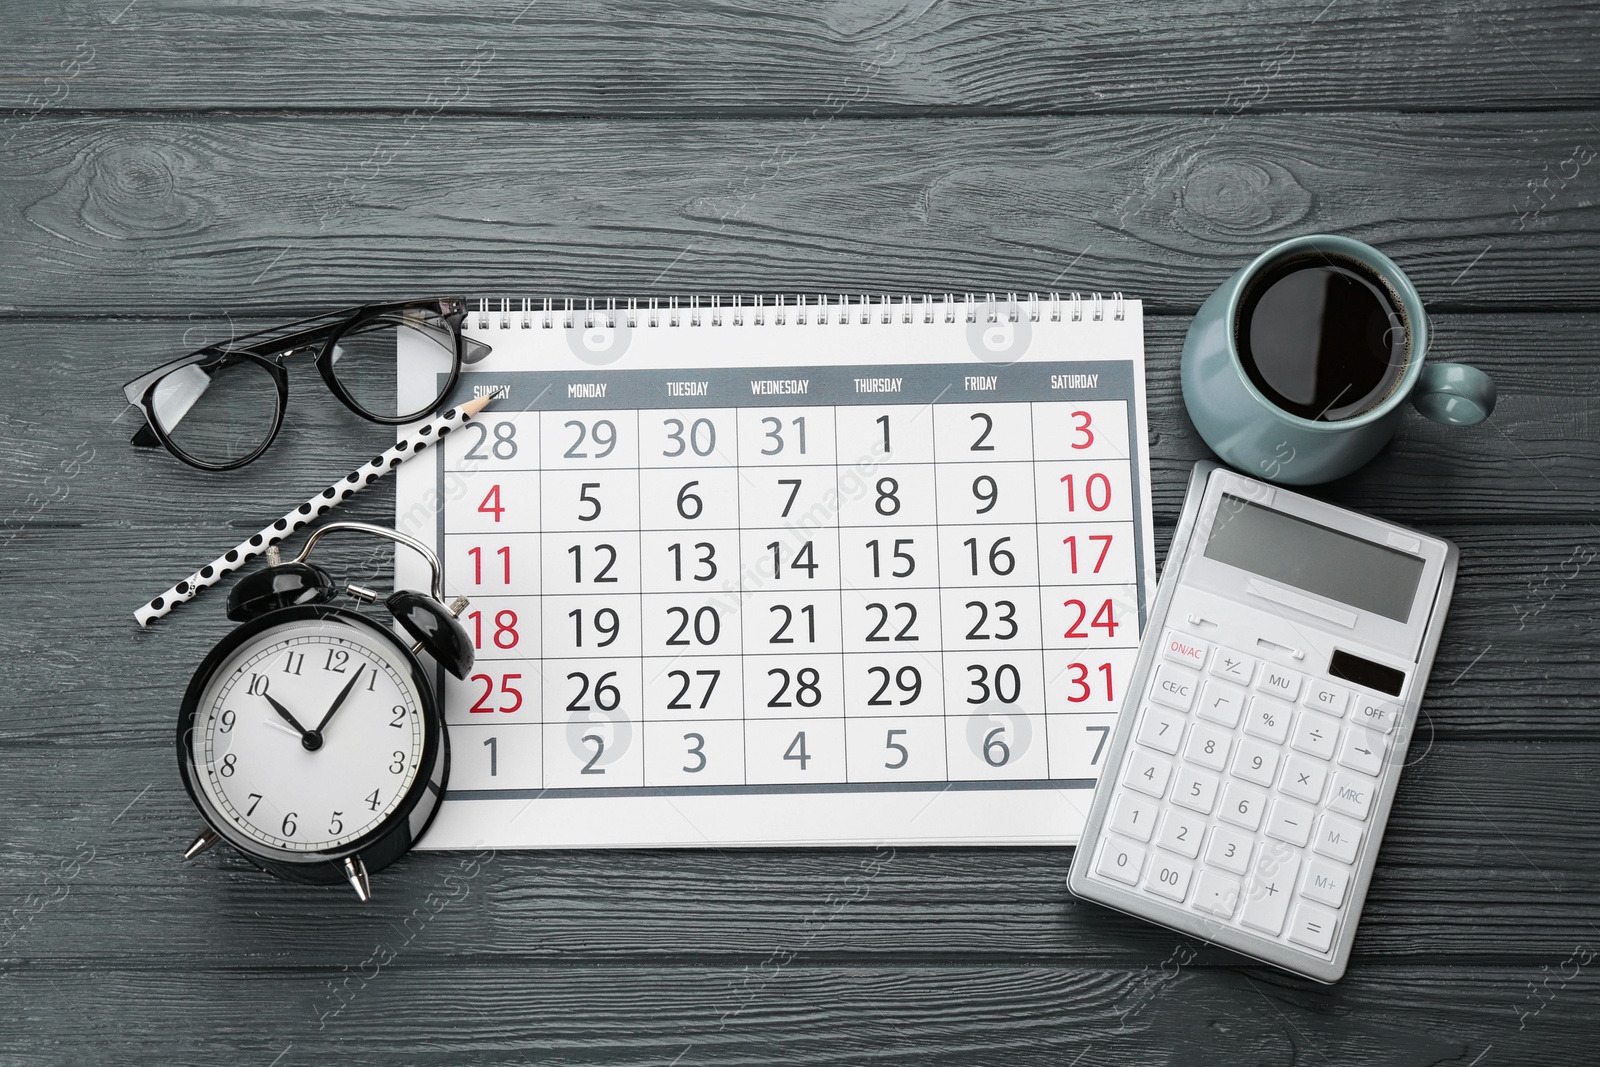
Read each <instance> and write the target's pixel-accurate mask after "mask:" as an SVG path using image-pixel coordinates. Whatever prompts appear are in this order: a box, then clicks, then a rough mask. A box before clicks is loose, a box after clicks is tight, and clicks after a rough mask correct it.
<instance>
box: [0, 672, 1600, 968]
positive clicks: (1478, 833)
mask: <svg viewBox="0 0 1600 1067" xmlns="http://www.w3.org/2000/svg"><path fill="white" fill-rule="evenodd" d="M151 697H153V694H151V695H149V696H141V697H140V698H139V699H137V700H136V701H135V702H133V706H131V707H129V708H128V709H127V710H126V711H125V712H124V714H127V715H139V716H141V717H144V718H147V719H150V720H156V719H159V720H160V721H161V722H163V723H165V724H166V725H167V728H168V729H169V730H170V729H171V722H172V714H171V711H170V709H169V708H166V707H163V706H162V704H161V702H160V701H159V700H156V699H152V698H151ZM5 752H6V759H5V760H3V761H0V785H3V786H4V794H3V795H5V796H6V797H7V798H8V810H9V812H10V816H9V823H8V825H9V827H10V829H9V830H8V832H7V836H6V840H5V844H4V852H3V854H0V859H3V862H4V865H5V868H6V870H7V885H6V888H5V890H4V895H3V896H0V906H3V907H4V911H3V912H0V945H4V947H0V958H6V959H10V960H16V961H19V962H25V963H29V964H34V963H37V964H48V965H56V964H61V963H65V962H67V961H79V962H84V963H86V962H90V961H100V962H103V963H107V964H109V965H114V966H131V967H140V966H147V965H153V964H154V962H155V961H157V960H161V961H165V962H164V965H165V966H170V967H173V968H177V969H186V968H189V967H206V966H210V965H212V964H213V963H214V962H215V961H216V960H218V959H226V960H231V961H234V963H235V964H236V965H246V964H248V965H250V966H255V967H284V966H316V967H330V966H338V965H340V964H350V965H352V966H353V965H354V964H355V962H356V961H357V960H358V959H359V958H360V955H362V954H365V952H366V951H368V950H369V949H370V947H371V938H372V937H373V936H374V933H375V932H378V933H381V932H383V931H388V930H396V929H399V930H406V931H414V928H416V927H418V926H426V928H427V937H426V938H422V937H417V938H415V942H416V943H415V944H414V945H413V946H411V947H410V948H409V949H408V955H409V957H410V958H411V960H412V961H413V963H415V964H418V965H421V964H425V963H426V964H435V965H443V964H445V963H446V962H448V961H449V960H450V959H452V958H454V957H456V956H458V955H460V954H463V953H465V954H470V955H471V956H472V957H474V958H477V959H493V958H502V957H504V958H512V957H515V958H538V959H559V960H565V961H578V960H582V961H588V962H592V963H607V964H614V963H617V962H625V961H629V960H633V961H642V960H656V961H660V962H664V963H665V962H682V963H694V962H701V963H714V964H720V963H726V962H728V961H730V960H731V961H739V962H743V963H748V964H750V965H757V964H759V962H760V961H761V960H762V959H763V958H765V957H766V955H767V954H768V953H769V952H771V951H774V950H775V949H782V950H785V951H787V952H789V953H790V954H803V955H804V956H805V957H807V958H808V959H814V960H824V961H829V960H831V961H836V962H855V963H890V962H896V963H900V964H906V965H911V964H915V965H918V966H923V965H928V964H932V963H937V962H940V961H943V962H956V961H961V960H968V961H972V962H989V963H992V962H997V961H1015V960H1024V959H1026V960H1047V961H1054V962H1057V963H1072V962H1077V963H1083V962H1103V963H1108V964H1114V965H1119V966H1121V965H1138V964H1141V963H1144V962H1154V961H1156V960H1159V959H1161V958H1163V957H1164V956H1165V955H1166V954H1167V953H1168V952H1169V951H1170V950H1171V946H1172V945H1173V944H1174V943H1175V942H1177V941H1178V940H1180V939H1179V938H1177V936H1176V935H1174V934H1172V933H1170V932H1168V931H1164V930H1162V929H1160V928H1157V927H1153V926H1150V925H1148V924H1146V923H1142V922H1140V921H1138V920H1135V919H1131V918H1128V917H1124V916H1120V915H1116V914H1114V913H1112V912H1109V911H1106V910H1104V909H1102V908H1099V907H1098V906H1095V905H1090V904H1086V903H1083V902H1079V901H1076V900H1074V899H1073V898H1072V897H1071V896H1070V895H1069V894H1068V892H1067V889H1066V866H1067V863H1068V861H1069V854H1068V852H1067V851H1066V850H1064V849H988V850H985V849H888V848H883V849H877V850H873V849H850V850H759V851H741V850H728V851H716V850H698V851H658V852H625V851H589V852H584V851H561V852H544V853H526V852H525V853H500V854H498V855H494V856H493V857H491V858H486V857H481V856H480V857H478V858H477V859H474V857H473V856H472V855H470V854H466V853H435V854H418V855H414V856H411V857H408V858H407V859H406V860H405V861H403V863H402V864H401V865H399V866H397V867H395V868H393V869H391V870H389V871H387V872H383V873H381V874H379V875H378V876H376V877H375V880H374V884H375V886H376V892H375V897H374V900H373V902H372V903H371V904H370V905H369V906H366V907H362V906H359V905H358V904H357V903H356V902H355V901H354V899H353V898H351V897H350V896H349V891H348V889H346V888H343V887H332V888H308V887H296V886H289V885H285V884H282V883H279V882H276V881H274V880H272V879H270V878H269V877H268V876H266V875H264V874H261V873H260V872H258V871H255V870H254V869H253V868H250V867H249V866H248V865H247V864H246V863H244V861H242V860H241V859H239V858H238V857H237V856H236V855H235V854H233V853H232V852H231V851H230V850H229V849H227V848H226V847H221V848H219V849H217V850H215V851H214V852H212V853H209V854H207V855H206V856H205V857H203V858H201V859H199V860H196V861H194V862H192V863H189V864H185V863H184V862H182V860H181V859H180V858H179V854H180V852H181V850H182V849H183V847H184V846H185V845H187V844H188V842H189V841H191V840H192V839H193V834H194V832H195V829H196V827H197V826H198V825H199V823H198V819H197V817H196V815H195V814H194V812H193V809H192V807H191V805H190V803H189V801H188V798H187V797H186V796H185V795H184V793H183V790H182V787H181V786H180V784H179V782H178V778H177V774H176V770H175V768H174V767H173V766H172V762H173V756H172V750H171V742H170V740H166V741H165V743H156V742H154V741H152V742H148V743H138V744H129V743H125V744H120V745H115V746H106V745H100V744H93V743H87V744H79V745H71V744H67V743H65V742H43V741H35V742H32V743H28V744H16V743H10V744H7V745H6V746H5ZM1417 755H1418V758H1417V760H1416V762H1415V763H1414V764H1413V765H1412V766H1411V767H1410V768H1409V769H1408V770H1407V772H1406V775H1405V777H1404V778H1403V779H1402V783H1401V788H1400V793H1399V796H1398V798H1397V800H1396V805H1395V814H1394V817H1393V820H1392V822H1391V824H1390V828H1389V833H1388V835H1387V837H1386V839H1385V842H1384V848H1383V853H1382V857H1381V859H1380V862H1379V866H1378V874H1377V877H1376V880H1375V882H1374V885H1373V889H1372V893H1371V896H1370V897H1369V899H1368V904H1367V910H1366V913H1365V916H1364V919H1363V922H1362V928H1361V934H1360V936H1359V938H1358V940H1357V943H1356V959H1357V961H1358V964H1366V963H1379V962H1381V961H1385V960H1397V959H1398V960H1410V959H1415V958H1419V957H1427V958H1429V959H1432V960H1434V961H1436V962H1439V963H1441V964H1443V963H1445V962H1455V963H1463V964H1464V963H1470V962H1471V961H1474V960H1482V959H1491V958H1492V959H1496V960H1500V961H1508V960H1512V959H1517V960H1524V961H1542V960H1545V959H1547V958H1548V957H1550V956H1551V955H1552V954H1557V953H1565V951H1567V950H1568V949H1569V948H1570V944H1571V942H1572V941H1573V940H1574V939H1581V938H1583V937H1585V936H1588V934H1589V932H1590V928H1589V927H1588V925H1587V923H1588V921H1589V920H1590V918H1591V917H1592V916H1593V915H1594V913H1595V909H1596V908H1597V907H1600V888H1597V882H1600V856H1597V855H1596V854H1595V852H1594V850H1593V849H1591V848H1589V847H1588V844H1589V838H1590V827H1589V824H1588V822H1587V821H1586V818H1587V817H1589V816H1592V815H1593V813H1594V810H1595V803H1594V799H1593V792H1592V790H1591V789H1590V786H1589V783H1590V782H1592V781H1593V778H1594V775H1595V774H1596V773H1597V772H1600V743H1597V742H1592V741H1590V742H1561V743H1550V744H1517V743H1503V742H1479V743H1442V742H1441V743H1436V744H1434V745H1432V746H1431V748H1429V749H1427V750H1426V751H1419V753H1418V754H1417ZM90 782H92V783H96V784H97V785H96V788H95V790H94V791H93V792H92V793H86V792H85V783H90ZM1580 813H1581V814H1582V816H1584V817H1575V816H1578V815H1580ZM1506 835H1511V836H1509V837H1508V836H1506ZM440 896H447V897H452V898H455V901H456V902H457V903H459V904H460V906H459V907H451V908H450V909H448V910H445V911H439V912H438V913H437V914H433V909H434V908H435V906H436V903H437V901H436V899H435V898H437V897H440ZM430 901H432V903H430ZM7 915H9V916H11V918H9V919H7V918H4V916H7ZM202 916H206V917H210V920H211V921H199V922H197V921H196V918H197V917H202ZM1597 947H1600V946H1597ZM1194 951H1195V952H1196V953H1197V957H1196V958H1198V959H1200V960H1202V961H1203V962H1209V963H1216V964H1227V963H1232V962H1237V961H1236V960H1235V959H1234V958H1233V957H1231V956H1229V955H1228V954H1227V953H1225V952H1223V951H1221V950H1214V949H1201V948H1200V947H1199V946H1195V947H1194ZM352 953H358V955H356V957H355V958H354V959H352V958H351V954H352Z"/></svg>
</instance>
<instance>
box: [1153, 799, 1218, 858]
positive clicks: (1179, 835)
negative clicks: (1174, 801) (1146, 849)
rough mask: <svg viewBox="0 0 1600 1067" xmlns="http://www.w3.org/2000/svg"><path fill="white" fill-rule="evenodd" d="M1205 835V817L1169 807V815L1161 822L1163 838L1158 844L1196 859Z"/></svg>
mask: <svg viewBox="0 0 1600 1067" xmlns="http://www.w3.org/2000/svg"><path fill="white" fill-rule="evenodd" d="M1205 836H1206V821H1205V820H1204V819H1202V818H1200V817H1199V816H1197V815H1191V814H1189V813H1188V812H1186V811H1179V810H1178V809H1177V808H1168V809H1167V817H1166V819H1165V820H1164V821H1163V822H1162V823H1161V838H1160V840H1159V841H1157V844H1159V845H1160V846H1161V847H1162V848H1167V849H1171V850H1172V851H1173V852H1176V853H1178V854H1180V855H1183V856H1188V857H1189V858H1190V859H1194V858H1195V857H1196V856H1198V855H1199V854H1200V840H1201V838H1203V837H1205Z"/></svg>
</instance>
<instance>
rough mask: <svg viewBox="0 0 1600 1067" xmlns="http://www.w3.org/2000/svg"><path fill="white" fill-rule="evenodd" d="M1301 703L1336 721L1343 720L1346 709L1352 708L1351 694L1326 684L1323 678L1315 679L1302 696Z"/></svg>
mask: <svg viewBox="0 0 1600 1067" xmlns="http://www.w3.org/2000/svg"><path fill="white" fill-rule="evenodd" d="M1300 703H1302V704H1304V705H1305V706H1306V707H1308V708H1316V709H1317V710H1318V711H1325V712H1327V713H1328V714H1329V715H1332V716H1333V717H1334V718H1336V719H1337V718H1343V717H1344V709H1345V708H1347V707H1349V706H1350V693H1349V691H1348V690H1345V689H1341V688H1339V687H1338V686H1336V685H1332V684H1330V683H1328V682H1324V681H1323V680H1322V679H1321V678H1313V679H1311V683H1310V684H1309V685H1307V686H1306V691H1305V692H1304V693H1303V694H1302V695H1301V697H1300Z"/></svg>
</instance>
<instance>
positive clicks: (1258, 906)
mask: <svg viewBox="0 0 1600 1067" xmlns="http://www.w3.org/2000/svg"><path fill="white" fill-rule="evenodd" d="M1269 863H1270V864H1271V867H1270V869H1268V870H1262V868H1263V867H1267V865H1268V864H1269ZM1299 873H1300V857H1299V856H1289V857H1287V858H1285V857H1278V856H1272V855H1270V854H1269V853H1263V854H1262V856H1261V859H1259V860H1257V861H1256V871H1255V875H1254V877H1252V878H1251V879H1250V888H1249V889H1248V890H1247V891H1246V893H1245V901H1244V914H1243V915H1242V916H1240V917H1239V921H1240V922H1241V923H1243V924H1244V925H1246V926H1249V927H1253V928H1254V929H1257V930H1260V931H1261V932H1262V933H1264V934H1269V935H1271V936H1272V937H1277V936H1278V935H1279V934H1280V933H1282V932H1283V920H1284V917H1285V916H1287V915H1288V913H1289V898H1290V897H1292V896H1294V878H1295V875H1297V874H1299Z"/></svg>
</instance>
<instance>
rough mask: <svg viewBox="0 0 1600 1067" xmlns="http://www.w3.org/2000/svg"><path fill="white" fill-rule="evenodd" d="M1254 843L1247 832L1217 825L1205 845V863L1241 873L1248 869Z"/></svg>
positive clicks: (1253, 839)
mask: <svg viewBox="0 0 1600 1067" xmlns="http://www.w3.org/2000/svg"><path fill="white" fill-rule="evenodd" d="M1255 844H1256V842H1255V838H1253V837H1251V836H1250V835H1249V834H1241V833H1240V832H1239V831H1237V830H1230V829H1228V828H1227V827H1226V826H1219V827H1217V828H1216V829H1215V830H1212V831H1211V843H1210V844H1209V845H1207V846H1206V863H1207V864H1209V865H1210V866H1212V867H1221V868H1222V869H1223V870H1225V871H1232V872H1233V873H1234V874H1243V873H1244V872H1245V871H1248V870H1249V869H1250V854H1251V853H1252V852H1253V851H1255Z"/></svg>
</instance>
